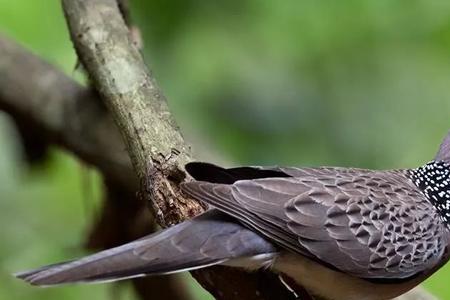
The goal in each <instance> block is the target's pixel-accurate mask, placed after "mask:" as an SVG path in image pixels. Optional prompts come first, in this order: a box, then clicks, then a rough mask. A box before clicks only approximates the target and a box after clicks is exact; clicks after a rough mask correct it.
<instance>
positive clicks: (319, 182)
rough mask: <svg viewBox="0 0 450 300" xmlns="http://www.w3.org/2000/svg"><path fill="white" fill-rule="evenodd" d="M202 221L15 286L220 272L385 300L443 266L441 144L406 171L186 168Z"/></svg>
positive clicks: (447, 151)
mask: <svg viewBox="0 0 450 300" xmlns="http://www.w3.org/2000/svg"><path fill="white" fill-rule="evenodd" d="M185 170H186V172H187V173H188V174H190V176H191V177H192V178H193V179H191V180H188V181H185V182H183V183H182V184H181V189H182V191H183V193H184V194H185V195H187V196H188V197H191V198H193V199H196V200H199V201H202V202H204V203H207V204H208V205H209V206H210V209H208V210H207V211H206V212H204V213H203V214H201V215H199V216H197V217H194V218H192V219H190V220H187V221H185V222H182V223H180V224H177V225H174V226H172V227H169V228H167V229H163V230H161V231H159V232H156V233H153V234H151V235H149V236H146V237H143V238H141V239H138V240H136V241H133V242H130V243H128V244H125V245H122V246H119V247H116V248H112V249H109V250H104V251H102V252H99V253H96V254H92V255H90V256H87V257H84V258H80V259H75V260H72V261H68V262H63V263H58V264H53V265H49V266H45V267H41V268H38V269H34V270H30V271H25V272H20V273H18V274H16V276H17V277H18V278H20V279H22V280H24V281H26V282H28V283H30V284H32V285H37V286H53V285H59V284H66V283H76V282H104V281H115V280H121V279H126V278H134V277H140V276H147V275H161V274H170V273H177V272H182V271H189V270H195V269H200V268H206V267H209V266H213V265H226V266H231V267H239V268H244V269H246V270H248V271H250V272H251V271H254V270H259V269H265V270H270V271H271V272H274V273H276V274H281V275H283V276H287V277H288V278H290V279H291V280H292V281H293V282H295V283H298V284H299V285H300V286H302V287H304V288H305V289H306V290H308V291H309V292H310V293H311V294H312V295H316V296H320V297H322V298H324V299H329V300H387V299H392V298H395V297H397V296H399V295H401V294H403V293H406V292H407V291H409V290H410V289H412V288H414V287H415V286H417V285H418V284H420V283H421V282H422V281H424V280H425V279H427V278H428V277H429V276H430V275H432V274H433V273H434V272H435V271H436V270H438V269H439V268H440V267H441V266H443V265H444V264H445V263H446V262H447V261H448V260H449V257H450V255H449V243H450V234H449V230H450V132H449V133H448V134H447V136H446V137H445V138H444V140H443V142H442V143H441V146H440V148H439V150H438V152H437V154H436V156H435V157H434V159H432V160H431V161H429V162H427V163H426V164H424V165H422V166H419V167H416V168H411V169H392V170H369V169H361V168H343V167H316V168H313V167H301V168H297V167H278V166H272V167H259V166H244V167H232V168H223V167H220V166H217V165H214V164H211V163H205V162H190V163H188V164H187V165H186V166H185Z"/></svg>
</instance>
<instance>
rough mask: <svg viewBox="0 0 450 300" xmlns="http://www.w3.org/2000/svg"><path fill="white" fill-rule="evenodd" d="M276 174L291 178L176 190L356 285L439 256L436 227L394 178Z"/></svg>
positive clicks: (393, 174) (427, 265) (412, 269)
mask: <svg viewBox="0 0 450 300" xmlns="http://www.w3.org/2000/svg"><path fill="white" fill-rule="evenodd" d="M277 170H281V171H283V172H285V173H286V174H289V175H291V176H297V177H284V178H283V177H279V178H258V179H252V180H238V181H236V182H234V183H233V184H217V183H209V182H201V181H196V182H190V183H185V184H184V185H183V190H184V191H185V192H186V193H187V194H189V195H191V196H192V197H194V198H197V199H199V200H202V201H205V202H207V203H209V204H211V205H213V206H214V207H216V208H217V209H219V210H221V211H223V212H225V213H227V214H229V215H232V216H233V217H235V218H237V219H238V220H240V221H241V222H242V223H244V224H246V225H247V226H249V227H252V228H254V229H256V230H257V231H258V232H260V233H261V234H262V235H264V236H265V237H267V238H268V239H270V240H271V241H273V242H275V243H277V244H279V245H280V246H282V247H284V248H286V249H289V250H291V251H294V252H297V253H299V254H302V255H307V256H309V257H310V258H312V259H314V260H317V261H319V262H321V263H323V264H325V265H327V266H329V267H332V268H335V269H338V270H341V271H344V272H346V273H349V274H352V275H354V276H358V277H361V278H368V279H377V278H381V279H390V278H391V279H405V278H408V277H411V276H414V275H416V274H418V273H420V272H422V271H425V270H428V269H431V267H432V266H434V265H435V264H436V263H437V262H438V261H439V260H440V257H441V256H442V255H443V253H444V248H445V246H444V245H445V242H444V241H443V234H444V233H443V226H441V224H439V219H438V218H437V216H436V212H435V210H433V209H432V207H431V206H430V205H427V202H425V201H426V199H424V198H423V195H422V194H420V192H418V191H417V192H415V191H414V190H413V189H411V185H409V183H407V181H408V179H407V178H406V177H405V176H404V174H403V173H402V172H401V171H384V172H376V171H367V170H360V169H341V168H322V169H295V168H291V169H286V168H284V169H281V168H280V169H277ZM405 182H406V183H405Z"/></svg>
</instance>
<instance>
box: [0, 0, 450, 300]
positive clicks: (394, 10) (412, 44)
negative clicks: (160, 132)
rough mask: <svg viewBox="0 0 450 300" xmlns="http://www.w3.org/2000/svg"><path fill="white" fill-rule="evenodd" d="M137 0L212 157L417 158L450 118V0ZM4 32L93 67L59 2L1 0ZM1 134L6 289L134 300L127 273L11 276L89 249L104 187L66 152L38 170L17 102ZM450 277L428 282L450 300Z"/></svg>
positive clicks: (187, 127) (140, 20) (153, 53)
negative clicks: (13, 118)
mask: <svg viewBox="0 0 450 300" xmlns="http://www.w3.org/2000/svg"><path fill="white" fill-rule="evenodd" d="M131 2H132V15H133V19H134V20H135V21H136V23H137V25H139V27H140V28H141V30H142V33H143V37H144V43H145V57H146V58H147V59H148V64H149V65H150V67H151V69H152V70H153V71H154V74H155V75H156V77H157V79H158V81H159V83H160V85H161V86H162V88H163V90H164V92H165V94H166V96H167V97H168V99H169V104H170V106H171V108H172V111H173V112H174V114H175V116H176V119H177V121H178V123H179V125H180V126H181V128H183V131H184V133H185V134H186V136H187V137H188V138H189V140H190V141H191V142H192V144H193V145H194V149H195V150H196V151H197V152H198V153H199V157H201V158H203V159H208V160H215V161H219V162H226V163H233V164H281V165H298V166H317V165H340V166H357V167H367V168H380V169H383V168H403V167H414V166H418V165H420V164H422V163H424V162H426V161H427V160H430V159H431V158H432V157H433V155H434V154H435V151H436V149H437V147H438V144H439V143H440V141H441V138H442V137H443V136H444V135H445V134H446V132H447V130H448V129H449V128H450V118H449V116H450V81H449V80H450V56H449V53H450V2H446V1H429V0H423V1H389V0H373V1H360V0H355V1H298V0H293V1H290V0H289V1H275V0H245V1H243V0H239V1H237V0H228V1H194V0H172V1H164V0H157V1H155V0H153V1H150V0H147V1H145V0H132V1H131ZM0 31H1V32H3V33H5V34H7V35H9V36H10V37H11V38H14V39H15V40H16V41H18V42H19V43H21V44H22V45H24V46H25V47H27V48H28V49H31V50H32V51H33V52H34V53H36V54H38V55H40V56H42V57H43V58H45V59H46V60H48V61H50V62H51V63H53V64H55V65H57V66H58V67H60V68H61V69H63V70H64V71H65V72H66V73H67V74H69V75H74V74H75V75H77V77H80V76H79V75H80V74H79V73H78V74H77V72H74V71H73V69H74V66H75V61H76V60H75V55H74V51H73V49H72V46H71V43H70V40H69V37H68V33H67V30H66V25H65V22H64V19H63V15H62V12H61V9H60V4H59V1H55V0H33V1H29V0H28V1H27V0H16V1H11V0H0ZM0 143H1V147H0V198H1V199H0V228H1V229H0V240H1V241H0V299H83V298H86V299H109V298H111V297H112V295H113V293H114V297H117V295H119V296H120V297H121V299H134V296H133V294H132V291H131V289H130V288H129V287H127V286H126V285H124V288H123V289H120V291H119V293H117V288H115V287H112V286H111V285H88V286H75V287H64V288H55V289H36V288H30V287H28V286H26V285H24V284H23V283H21V282H18V281H17V280H14V279H13V278H12V277H11V275H10V274H11V273H12V272H14V271H17V270H21V269H24V268H28V267H30V266H37V265H41V264H45V263H49V262H54V261H58V260H62V259H67V258H70V257H73V256H75V255H80V253H81V250H80V249H79V245H80V242H81V241H82V239H83V236H84V234H85V233H86V230H87V229H88V225H89V224H90V220H92V218H93V216H95V212H96V211H98V206H99V198H100V195H101V190H100V181H99V178H98V175H97V174H96V173H95V171H93V170H89V169H88V168H86V167H85V166H83V165H81V164H80V163H79V162H78V161H77V160H76V159H74V158H73V157H71V156H69V155H68V154H66V153H63V152H60V150H58V149H52V151H51V153H50V156H49V158H48V159H47V161H46V162H45V163H42V164H39V165H38V166H33V167H32V168H29V167H28V166H27V165H26V164H25V163H24V161H23V154H22V149H21V145H20V144H19V143H18V141H17V133H16V131H15V129H14V127H13V126H12V123H11V122H10V120H9V118H8V117H7V116H6V115H4V114H0ZM449 275H450V267H445V268H443V269H442V270H441V271H439V272H438V273H437V274H436V275H434V276H433V277H432V278H430V279H429V280H427V282H426V283H425V286H426V287H427V288H428V289H429V290H431V291H432V292H433V293H435V294H436V295H438V296H440V297H442V299H448V298H450V285H448V284H447V281H446V280H447V278H446V277H448V276H449ZM186 278H187V279H186V280H188V278H189V277H188V276H186ZM193 292H195V293H197V297H198V298H201V299H207V296H206V295H205V294H202V293H201V291H199V289H197V288H193Z"/></svg>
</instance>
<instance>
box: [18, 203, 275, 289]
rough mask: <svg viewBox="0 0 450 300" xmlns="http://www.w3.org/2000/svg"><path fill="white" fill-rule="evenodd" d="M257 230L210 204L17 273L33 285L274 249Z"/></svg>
mask: <svg viewBox="0 0 450 300" xmlns="http://www.w3.org/2000/svg"><path fill="white" fill-rule="evenodd" d="M275 251H276V250H275V249H274V248H273V246H272V245H271V244H270V243H268V242H266V241H265V240H264V239H262V238H261V237H260V236H259V235H257V234H255V233H253V232H252V231H250V230H247V229H245V228H244V227H242V226H241V225H239V224H237V223H235V222H234V221H233V220H230V219H229V218H228V217H227V216H225V215H223V214H221V213H219V212H217V211H215V210H212V211H209V212H207V213H205V214H203V215H201V216H199V217H197V218H194V219H192V220H190V221H187V222H184V223H181V224H178V225H175V226H173V227H171V228H169V229H166V230H163V231H160V232H158V233H156V234H153V235H149V236H147V237H144V238H142V239H140V240H137V241H134V242H131V243H128V244H125V245H123V246H119V247H116V248H112V249H109V250H105V251H102V252H99V253H97V254H93V255H90V256H87V257H84V258H81V259H78V260H73V261H69V262H63V263H59V264H53V265H49V266H46V267H42V268H38V269H35V270H31V271H25V272H21V273H18V274H16V277H18V278H20V279H23V280H25V281H27V282H29V283H31V284H33V285H40V286H51V285H58V284H64V283H74V282H99V281H101V282H103V281H115V280H121V279H126V278H133V277H140V276H144V275H151V274H169V273H176V272H181V271H186V270H192V269H198V268H202V267H206V266H211V265H216V264H220V263H223V262H226V261H228V260H232V259H234V258H242V257H246V256H254V255H258V254H261V253H268V252H275Z"/></svg>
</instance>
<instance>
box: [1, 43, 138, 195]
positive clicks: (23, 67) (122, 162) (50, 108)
mask: <svg viewBox="0 0 450 300" xmlns="http://www.w3.org/2000/svg"><path fill="white" fill-rule="evenodd" d="M0 53H1V55H0V85H1V89H0V109H2V110H5V111H6V112H8V113H10V114H12V115H14V117H15V118H18V119H20V120H22V121H24V122H27V123H29V124H31V125H32V127H34V128H36V129H37V130H39V132H40V133H41V137H42V138H43V139H44V138H45V139H48V140H50V141H51V142H53V143H56V144H58V145H60V146H62V147H64V148H65V149H67V150H69V151H70V152H72V153H74V154H75V155H77V156H78V157H80V158H81V159H83V160H84V161H85V162H87V163H89V164H92V165H95V166H96V167H97V168H98V169H99V170H100V172H102V174H104V175H105V176H106V177H108V178H109V179H110V180H113V181H114V183H116V184H119V185H121V186H125V187H126V188H127V189H128V190H130V191H136V190H137V188H138V181H137V177H136V174H135V173H134V171H133V169H132V167H131V164H130V159H129V157H128V155H127V153H126V151H125V145H124V143H123V141H122V139H121V136H120V134H119V132H118V131H117V129H116V126H115V124H114V122H113V120H112V119H111V117H110V115H109V114H108V112H107V110H106V109H105V108H104V106H103V104H102V103H101V101H99V99H98V97H97V94H96V93H95V92H94V91H92V90H90V89H86V88H84V87H82V86H81V85H79V84H78V83H76V82H74V81H73V80H72V79H71V78H69V77H68V76H66V75H65V74H64V73H62V72H61V71H59V70H57V69H56V68H54V67H53V66H51V65H50V64H48V63H46V62H44V61H42V60H41V59H39V58H37V57H36V56H34V55H32V54H30V53H29V52H28V51H26V50H24V49H23V48H22V47H20V46H19V45H17V44H16V43H14V42H12V41H11V40H9V39H7V38H5V37H4V36H1V35H0Z"/></svg>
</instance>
